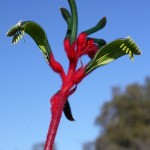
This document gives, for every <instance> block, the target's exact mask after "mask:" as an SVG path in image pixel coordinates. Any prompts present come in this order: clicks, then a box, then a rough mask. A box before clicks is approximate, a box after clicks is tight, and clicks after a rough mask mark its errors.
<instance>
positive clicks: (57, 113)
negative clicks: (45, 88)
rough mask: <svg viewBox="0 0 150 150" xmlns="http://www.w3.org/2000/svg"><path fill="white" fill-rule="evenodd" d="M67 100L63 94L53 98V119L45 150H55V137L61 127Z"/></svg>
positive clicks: (59, 93) (57, 94)
mask: <svg viewBox="0 0 150 150" xmlns="http://www.w3.org/2000/svg"><path fill="white" fill-rule="evenodd" d="M66 100H67V99H66V96H65V94H64V93H63V94H62V93H61V92H58V93H56V94H55V95H54V96H53V97H52V98H51V112H52V117H51V123H50V126H49V130H48V134H47V139H46V143H45V147H44V150H52V149H53V145H54V140H55V136H56V133H57V129H58V126H59V122H60V119H61V116H62V111H63V107H64V104H65V102H66Z"/></svg>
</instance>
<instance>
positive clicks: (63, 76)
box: [49, 53, 66, 82]
mask: <svg viewBox="0 0 150 150" xmlns="http://www.w3.org/2000/svg"><path fill="white" fill-rule="evenodd" d="M49 66H50V67H51V68H52V70H53V71H54V72H56V73H58V74H60V77H61V79H62V81H63V82H64V81H65V79H66V74H65V72H64V69H63V67H62V65H61V64H60V63H59V62H58V61H56V60H55V58H54V56H53V54H52V53H51V54H50V56H49Z"/></svg>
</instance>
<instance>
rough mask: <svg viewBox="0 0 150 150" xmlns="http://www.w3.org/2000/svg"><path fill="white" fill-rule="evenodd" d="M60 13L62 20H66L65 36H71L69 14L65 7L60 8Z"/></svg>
mask: <svg viewBox="0 0 150 150" xmlns="http://www.w3.org/2000/svg"><path fill="white" fill-rule="evenodd" d="M60 11H61V14H62V16H63V18H64V20H65V21H66V22H67V26H68V27H67V33H66V37H65V38H69V39H70V37H71V14H70V12H69V11H68V10H67V9H66V8H60Z"/></svg>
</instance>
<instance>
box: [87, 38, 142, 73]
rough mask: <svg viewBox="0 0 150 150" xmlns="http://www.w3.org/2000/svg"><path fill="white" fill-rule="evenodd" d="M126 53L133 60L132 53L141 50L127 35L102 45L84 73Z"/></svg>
mask: <svg viewBox="0 0 150 150" xmlns="http://www.w3.org/2000/svg"><path fill="white" fill-rule="evenodd" d="M126 54H128V55H129V57H130V58H131V60H134V58H133V55H134V54H135V55H140V54H141V51H140V49H139V48H138V47H137V45H136V44H135V42H134V41H133V40H132V39H131V38H130V37H127V38H125V39H117V40H115V41H113V42H111V43H108V44H107V45H105V46H103V47H102V48H101V49H100V50H99V51H98V52H97V54H96V55H95V57H94V58H93V59H92V60H91V61H90V62H89V64H88V66H87V68H86V70H85V74H88V73H89V72H91V71H93V70H94V69H96V68H98V67H101V66H104V65H106V64H108V63H110V62H112V61H114V60H115V59H117V58H119V57H121V56H124V55H126Z"/></svg>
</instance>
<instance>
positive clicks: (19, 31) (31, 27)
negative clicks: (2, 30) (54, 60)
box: [7, 21, 51, 62]
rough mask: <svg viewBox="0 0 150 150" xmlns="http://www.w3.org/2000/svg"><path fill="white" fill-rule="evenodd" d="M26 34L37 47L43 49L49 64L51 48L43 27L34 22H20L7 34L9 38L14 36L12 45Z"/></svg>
mask: <svg viewBox="0 0 150 150" xmlns="http://www.w3.org/2000/svg"><path fill="white" fill-rule="evenodd" d="M14 29H15V30H14ZM10 33H11V34H10ZM24 33H27V34H28V35H30V36H31V37H32V39H33V40H34V41H35V43H36V44H37V46H38V47H39V48H40V49H41V51H42V53H43V55H44V57H45V59H46V61H47V62H48V60H49V55H50V53H51V48H50V45H49V43H48V39H47V36H46V33H45V31H44V30H43V29H42V27H41V26H40V25H39V24H37V23H35V22H33V21H25V22H22V21H19V22H18V23H17V24H16V25H14V26H13V27H12V28H11V29H10V30H9V31H8V32H7V36H14V37H13V40H12V43H13V44H16V43H18V42H19V40H20V39H21V38H22V36H23V34H24Z"/></svg>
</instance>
